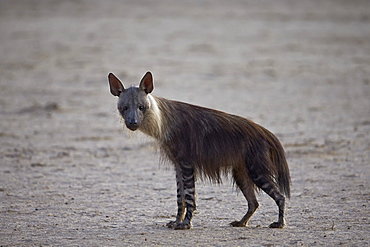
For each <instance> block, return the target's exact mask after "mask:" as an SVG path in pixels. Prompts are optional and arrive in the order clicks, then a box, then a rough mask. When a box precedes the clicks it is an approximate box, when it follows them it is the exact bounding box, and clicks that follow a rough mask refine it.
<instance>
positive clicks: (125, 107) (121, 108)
mask: <svg viewBox="0 0 370 247" xmlns="http://www.w3.org/2000/svg"><path fill="white" fill-rule="evenodd" d="M119 110H120V111H127V110H128V106H121V107H120V108H119Z"/></svg>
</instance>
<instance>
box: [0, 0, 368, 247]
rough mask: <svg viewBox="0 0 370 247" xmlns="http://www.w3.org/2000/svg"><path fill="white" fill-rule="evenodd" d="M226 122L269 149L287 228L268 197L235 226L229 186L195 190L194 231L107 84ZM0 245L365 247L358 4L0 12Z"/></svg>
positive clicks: (147, 142)
mask: <svg viewBox="0 0 370 247" xmlns="http://www.w3.org/2000/svg"><path fill="white" fill-rule="evenodd" d="M148 70H150V71H151V72H152V73H153V75H154V83H155V89H154V92H153V94H155V95H157V96H161V97H166V98H170V99H175V100H181V101H186V102H189V103H192V104H197V105H202V106H206V107H210V108H215V109H218V110H222V111H226V112H229V113H233V114H238V115H241V116H244V117H247V118H249V119H252V120H253V121H255V122H257V123H259V124H261V125H262V126H264V127H266V128H267V129H269V130H271V131H272V132H273V133H275V134H276V135H277V136H278V137H279V139H280V140H281V142H282V144H283V146H284V148H285V150H286V153H287V158H288V162H289V165H290V169H291V177H292V191H291V192H292V196H291V199H290V200H288V201H287V216H286V220H287V226H286V227H285V228H284V229H270V228H268V225H269V224H270V223H271V222H273V221H275V220H276V218H277V207H276V205H275V203H274V201H273V200H271V198H269V197H268V196H267V195H265V194H264V193H260V194H259V196H258V198H259V202H260V208H259V209H258V210H257V211H256V213H255V214H254V216H253V217H252V218H251V220H250V222H249V226H248V227H245V228H233V227H230V226H229V225H228V224H229V223H230V222H232V221H234V220H237V219H240V218H241V217H242V216H243V215H244V214H245V212H246V210H247V205H246V201H245V199H244V197H243V195H242V194H241V193H240V192H238V191H236V189H235V188H234V187H233V186H232V181H231V179H229V178H225V179H224V183H223V184H221V185H212V184H209V183H208V182H206V181H198V182H197V202H198V209H197V211H196V214H195V217H194V220H193V229H191V230H189V231H175V230H171V229H169V228H167V227H165V224H166V223H167V222H168V221H170V220H173V219H174V217H175V214H176V212H177V209H176V182H175V175H174V171H173V168H172V167H171V165H161V164H160V158H159V155H158V153H157V152H156V149H155V144H154V142H153V140H152V139H150V138H148V137H145V136H144V135H142V134H140V133H136V132H135V133H131V132H130V131H129V130H125V129H124V128H123V124H122V121H121V119H120V117H119V115H118V113H117V110H116V102H117V98H115V97H113V96H112V95H111V94H110V92H109V87H108V82H107V75H108V73H109V72H113V73H115V74H116V75H117V76H118V77H120V79H121V80H122V81H123V82H124V83H125V85H126V86H130V85H137V84H138V82H139V80H140V79H141V77H142V76H143V75H144V73H145V72H146V71H148ZM0 201H1V203H0V245H1V246H339V245H343V246H369V245H370V236H369V233H370V204H369V202H370V2H369V1H368V0H363V1H357V0H355V1H345V0H327V1H320V0H313V1H303V0H302V1H301V0H298V1H293V0H283V1H273V0H263V1H249V0H247V1H242V0H235V1H226V0H215V1H209V0H190V1H170V0H159V1H141V0H139V1H136V0H131V1H118V0H117V1H115V0H113V1H98V0H89V1H88V0H79V1H57V0H50V1H47V0H39V1H36V0H35V1H34V0H18V1H11V0H3V1H0Z"/></svg>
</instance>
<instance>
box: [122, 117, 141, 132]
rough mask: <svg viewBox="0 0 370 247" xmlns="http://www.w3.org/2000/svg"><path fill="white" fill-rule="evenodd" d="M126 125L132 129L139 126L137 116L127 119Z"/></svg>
mask: <svg viewBox="0 0 370 247" xmlns="http://www.w3.org/2000/svg"><path fill="white" fill-rule="evenodd" d="M125 124H126V127H127V128H129V129H130V130H132V131H135V130H137V129H138V128H139V122H138V120H137V119H135V118H130V119H125Z"/></svg>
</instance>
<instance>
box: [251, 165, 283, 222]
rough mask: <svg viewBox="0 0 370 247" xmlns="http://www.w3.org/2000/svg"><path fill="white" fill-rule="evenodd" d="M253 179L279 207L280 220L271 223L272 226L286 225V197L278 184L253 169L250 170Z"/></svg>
mask: <svg viewBox="0 0 370 247" xmlns="http://www.w3.org/2000/svg"><path fill="white" fill-rule="evenodd" d="M249 175H250V177H251V179H252V181H253V182H254V183H255V184H256V185H257V186H258V187H259V188H260V189H262V190H263V191H264V192H265V193H266V194H267V195H269V196H270V197H271V198H272V199H274V201H275V202H276V204H277V206H278V208H279V216H278V221H277V222H273V223H272V224H270V226H269V227H270V228H283V227H284V226H285V220H284V210H285V197H284V196H283V195H282V194H281V193H280V191H279V189H278V188H277V187H276V185H275V184H274V183H272V182H270V181H269V180H268V179H266V178H265V177H264V176H263V175H258V174H256V173H255V172H253V171H250V172H249Z"/></svg>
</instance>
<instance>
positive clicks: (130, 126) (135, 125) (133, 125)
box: [126, 124, 139, 131]
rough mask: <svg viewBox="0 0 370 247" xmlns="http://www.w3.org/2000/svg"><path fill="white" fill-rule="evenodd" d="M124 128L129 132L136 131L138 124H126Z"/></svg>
mask: <svg viewBox="0 0 370 247" xmlns="http://www.w3.org/2000/svg"><path fill="white" fill-rule="evenodd" d="M126 127H127V128H128V129H129V130H132V131H135V130H137V129H138V128H139V125H138V124H126Z"/></svg>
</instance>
